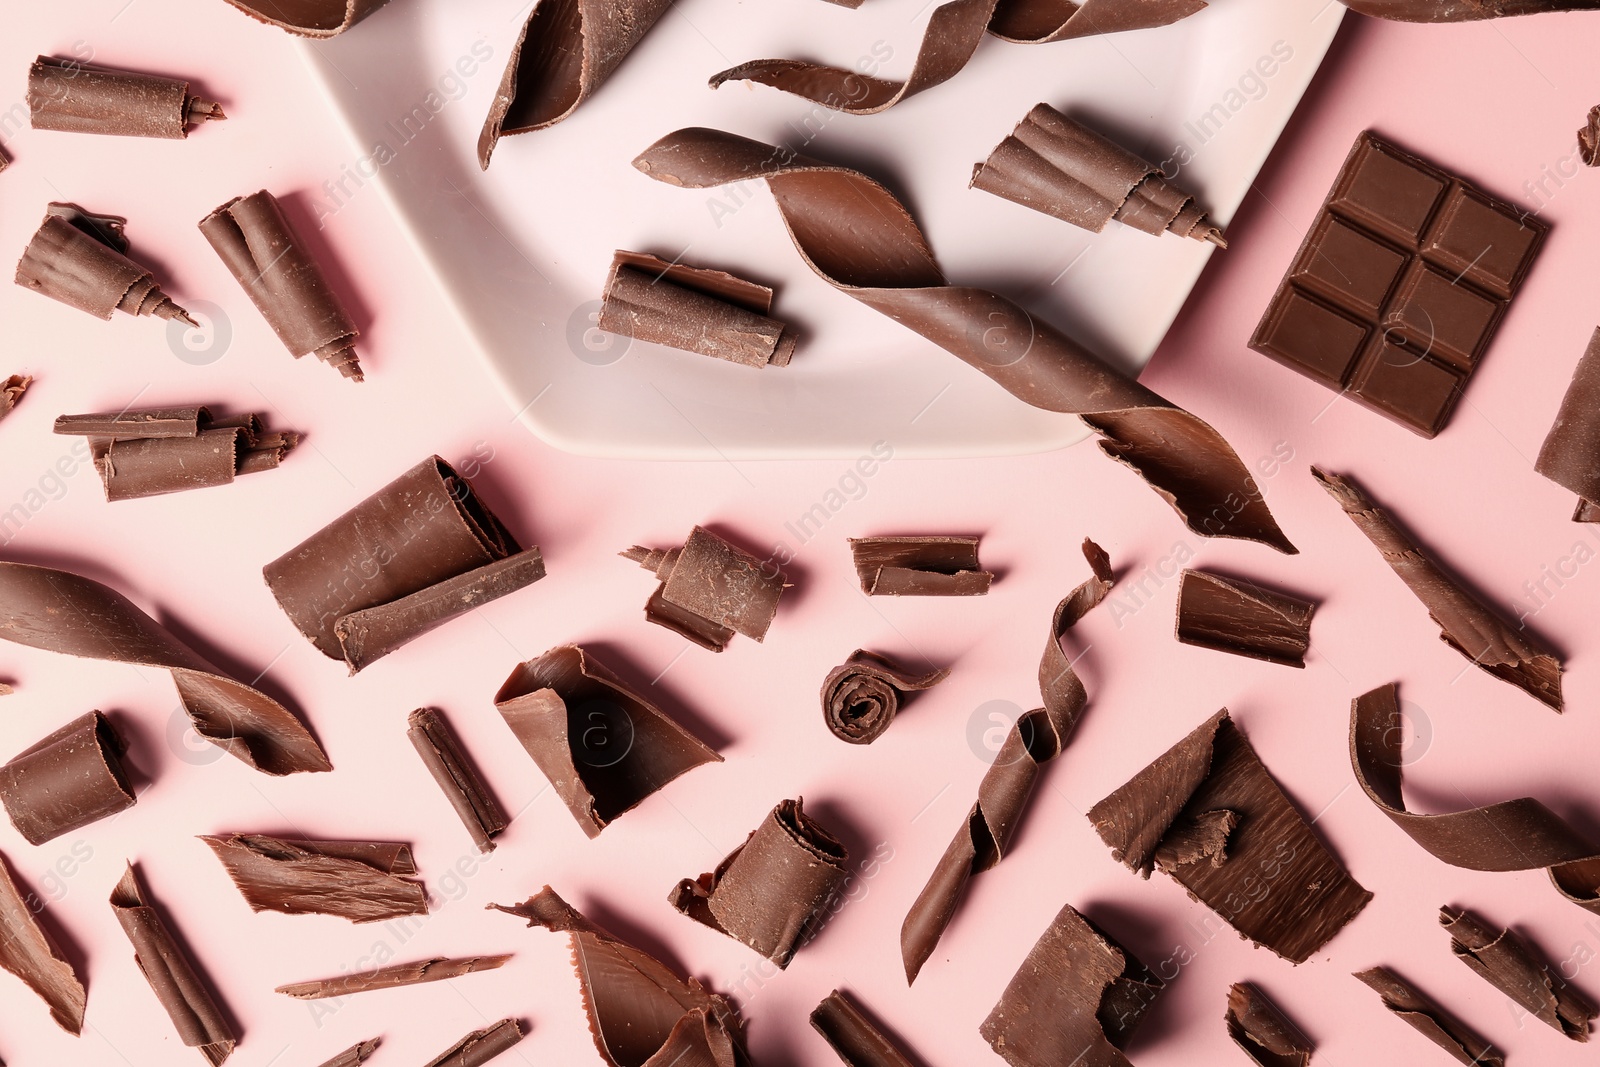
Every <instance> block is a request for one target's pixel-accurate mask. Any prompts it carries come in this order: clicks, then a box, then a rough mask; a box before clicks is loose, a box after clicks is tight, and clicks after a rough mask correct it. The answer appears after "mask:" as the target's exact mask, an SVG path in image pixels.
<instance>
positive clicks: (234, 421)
mask: <svg viewBox="0 0 1600 1067" xmlns="http://www.w3.org/2000/svg"><path fill="white" fill-rule="evenodd" d="M55 432H56V433H58V434H76V435H80V436H86V437H88V438H89V448H90V451H91V453H92V454H93V455H94V465H95V469H96V470H98V471H99V472H100V481H101V483H102V484H103V485H104V487H105V491H106V499H107V500H133V499H135V498H138V497H146V496H159V495H160V494H162V493H177V492H181V491H183V490H185V489H206V488H210V487H211V486H216V485H230V484H232V482H233V479H234V476H235V475H238V474H253V473H255V472H257V471H264V470H275V469H276V468H277V467H278V465H279V463H281V462H282V461H283V457H284V456H286V455H288V454H289V452H290V451H291V450H292V449H293V448H294V447H295V445H297V444H298V443H299V442H300V435H299V434H296V433H281V432H280V433H266V432H265V431H263V430H262V428H261V420H260V419H259V418H258V417H257V416H255V415H236V416H229V417H227V418H222V419H218V418H213V417H212V415H211V412H210V411H209V410H207V409H206V408H203V407H193V408H176V409H172V408H162V409H156V410H149V411H131V410H128V409H123V410H121V411H107V412H98V413H94V414H89V415H62V416H60V417H59V418H57V419H56V426H55Z"/></svg>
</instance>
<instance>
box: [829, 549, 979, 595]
mask: <svg viewBox="0 0 1600 1067" xmlns="http://www.w3.org/2000/svg"><path fill="white" fill-rule="evenodd" d="M850 555H851V557H852V558H853V559H854V560H855V565H856V577H857V578H858V579H859V580H860V582H861V591H862V592H863V593H865V594H867V595H868V596H983V595H984V594H985V593H987V592H988V591H989V585H990V583H991V582H993V581H994V575H993V574H990V573H989V572H988V571H986V570H984V569H983V568H982V567H981V566H980V565H979V564H978V538H976V537H956V536H950V535H945V534H928V535H918V536H912V537H852V538H850Z"/></svg>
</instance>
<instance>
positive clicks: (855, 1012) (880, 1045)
mask: <svg viewBox="0 0 1600 1067" xmlns="http://www.w3.org/2000/svg"><path fill="white" fill-rule="evenodd" d="M811 1026H812V1028H813V1029H815V1030H816V1031H817V1033H819V1034H821V1035H822V1037H823V1039H824V1040H825V1041H827V1042H828V1046H829V1047H830V1048H832V1049H833V1051H834V1052H836V1053H838V1054H839V1058H840V1059H841V1060H843V1061H844V1063H845V1067H916V1065H915V1064H914V1063H913V1062H912V1061H911V1060H910V1059H909V1058H908V1057H907V1056H906V1054H905V1053H904V1052H901V1051H900V1049H899V1048H897V1047H896V1046H895V1044H894V1042H893V1041H890V1040H889V1038H888V1037H887V1036H886V1035H885V1034H884V1033H883V1031H881V1030H879V1029H878V1028H877V1027H876V1026H875V1025H873V1022H872V1020H871V1019H869V1018H867V1015H866V1013H865V1012H863V1011H862V1010H861V1007H860V1005H858V1004H857V1003H856V1002H855V999H854V998H853V997H851V996H850V995H849V994H847V993H844V992H841V991H840V990H837V989H835V990H834V991H833V992H832V993H829V994H828V995H827V996H826V997H823V998H822V1003H821V1004H818V1005H817V1006H816V1007H815V1008H814V1009H812V1012H811Z"/></svg>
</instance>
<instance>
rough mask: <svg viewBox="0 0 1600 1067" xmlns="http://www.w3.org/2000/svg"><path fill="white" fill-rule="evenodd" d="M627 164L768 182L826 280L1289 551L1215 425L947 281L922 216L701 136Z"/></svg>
mask: <svg viewBox="0 0 1600 1067" xmlns="http://www.w3.org/2000/svg"><path fill="white" fill-rule="evenodd" d="M968 2H970V0H955V3H953V4H949V5H946V6H945V7H943V8H940V9H939V10H940V11H946V10H949V9H950V8H951V7H958V6H960V5H962V4H964V3H968ZM1123 6H1124V8H1128V7H1130V6H1131V5H1123ZM1159 6H1162V4H1161V0H1157V2H1156V3H1153V4H1141V5H1138V7H1139V9H1140V10H1146V11H1147V10H1149V9H1151V8H1153V7H1159ZM1085 10H1086V9H1085ZM1113 10H1115V9H1113ZM935 17H936V18H937V17H938V15H937V12H936V13H935ZM1106 17H1107V18H1114V17H1115V16H1114V15H1110V14H1108V15H1107V16H1106ZM1097 25H1099V24H1097ZM851 77H859V75H854V74H852V75H851ZM633 165H634V166H635V167H637V168H639V169H640V170H641V171H643V172H644V173H646V174H648V175H649V176H650V177H652V178H655V179H656V180H657V181H663V182H667V183H668V184H671V185H678V186H683V187H687V188H708V187H711V186H716V185H724V184H727V183H729V182H740V181H748V180H751V179H755V178H761V179H764V180H765V181H766V182H767V185H768V187H769V188H770V189H771V190H772V194H773V197H774V199H775V200H776V201H777V205H778V211H779V213H780V214H781V215H782V216H783V219H784V223H785V225H786V226H787V228H788V230H789V234H790V236H791V238H792V239H793V240H794V242H795V246H796V248H797V249H798V250H799V251H800V253H801V255H802V256H803V258H804V259H805V261H806V263H807V265H808V266H810V267H811V268H812V269H813V270H815V271H816V272H817V273H818V274H819V275H821V276H822V278H823V279H824V280H825V281H827V282H828V283H829V284H831V285H833V286H834V287H835V288H837V289H839V290H840V291H842V292H844V293H845V294H847V295H849V296H851V297H853V298H855V299H857V300H860V301H861V302H862V303H864V304H866V305H867V306H869V307H871V308H873V309H874V310H876V311H879V312H882V313H883V314H885V315H888V316H890V317H891V318H893V319H895V321H897V322H900V323H902V324H903V325H905V326H908V327H910V328H911V329H912V330H915V331H916V332H917V333H920V334H922V336H924V337H926V338H927V339H928V340H930V341H932V342H933V343H934V344H936V345H938V346H939V347H940V348H943V349H945V350H946V351H947V352H949V353H951V354H952V355H954V356H956V357H957V358H958V359H961V360H962V361H964V362H966V363H968V364H969V365H971V366H972V367H973V368H974V369H976V370H979V371H982V372H983V373H984V374H987V375H989V376H990V377H991V378H993V379H994V380H995V382H996V383H997V384H998V385H1000V386H1001V387H1002V388H1004V389H1005V390H1006V391H1008V392H1010V393H1011V394H1012V395H1014V396H1016V397H1017V398H1018V399H1019V400H1021V401H1023V402H1024V403H1027V404H1031V405H1033V406H1034V407H1039V408H1044V409H1046V410H1049V411H1059V412H1064V413H1067V414H1072V415H1077V416H1079V417H1080V418H1082V419H1083V420H1084V422H1085V423H1086V424H1088V426H1089V427H1090V428H1091V429H1092V430H1094V431H1095V432H1096V433H1098V434H1100V435H1101V437H1102V440H1101V442H1100V447H1101V450H1102V451H1104V452H1105V453H1106V454H1107V455H1108V456H1110V457H1111V458H1113V459H1116V460H1119V461H1120V462H1122V463H1125V464H1127V465H1128V466H1129V467H1132V468H1133V469H1134V470H1135V471H1136V472H1137V473H1138V474H1139V475H1140V477H1142V478H1143V479H1144V480H1145V481H1146V482H1147V483H1149V485H1150V486H1151V488H1153V489H1154V490H1155V491H1156V492H1157V493H1158V494H1160V495H1161V496H1162V497H1163V498H1164V499H1165V500H1167V501H1168V503H1170V504H1172V506H1173V507H1174V508H1175V509H1176V510H1177V512H1178V514H1179V515H1180V516H1181V517H1182V518H1183V520H1184V522H1185V523H1186V524H1187V525H1188V526H1189V528H1190V529H1191V530H1193V531H1194V532H1195V533H1198V534H1202V535H1204V536H1208V537H1212V536H1214V537H1242V538H1247V539H1250V540H1255V541H1261V542H1262V543H1264V544H1269V545H1271V546H1273V547H1274V548H1277V549H1278V550H1279V551H1282V552H1289V553H1292V552H1294V551H1295V549H1294V546H1293V545H1292V544H1290V543H1289V541H1288V539H1287V538H1286V537H1285V536H1284V534H1283V531H1282V530H1280V529H1279V528H1278V524H1277V522H1276V521H1274V519H1273V518H1272V514H1271V512H1270V511H1269V510H1268V508H1267V505H1266V501H1265V500H1263V499H1262V496H1261V491H1260V489H1259V488H1257V486H1256V483H1255V479H1254V478H1252V477H1251V476H1250V471H1249V470H1248V468H1246V467H1245V465H1244V464H1243V463H1242V462H1241V461H1240V459H1239V457H1238V456H1237V455H1236V454H1235V453H1234V451H1233V449H1232V448H1230V447H1229V445H1228V443H1227V442H1226V441H1225V440H1223V438H1222V436H1221V435H1220V434H1219V433H1217V431H1216V430H1214V429H1212V428H1211V427H1210V426H1209V425H1207V424H1206V423H1205V422H1203V421H1201V420H1200V419H1198V418H1196V417H1195V416H1193V415H1191V414H1190V413H1189V412H1187V411H1184V410H1183V409H1182V408H1179V407H1175V406H1174V405H1172V404H1170V403H1168V402H1167V401H1166V400H1163V399H1162V398H1161V397H1159V396H1157V395H1156V394H1155V393H1153V392H1151V391H1150V390H1148V389H1146V388H1144V387H1143V386H1141V385H1139V384H1138V383H1137V382H1135V381H1133V380H1132V379H1130V378H1128V377H1126V376H1125V375H1123V374H1122V373H1121V372H1120V371H1117V370H1115V369H1113V368H1112V367H1111V366H1109V365H1108V364H1106V363H1105V362H1104V361H1102V360H1101V359H1100V358H1099V357H1098V356H1096V355H1094V354H1093V353H1091V352H1090V351H1089V350H1088V349H1086V348H1085V347H1083V346H1082V345H1080V344H1078V343H1077V342H1076V341H1073V340H1071V339H1070V338H1068V337H1067V336H1066V335H1065V334H1063V333H1061V332H1060V331H1058V330H1056V329H1054V328H1053V327H1051V326H1049V325H1047V324H1046V323H1043V322H1040V321H1038V320H1036V319H1034V318H1033V317H1032V316H1031V315H1029V314H1028V312H1026V311H1025V310H1023V309H1022V308H1021V307H1019V306H1017V305H1016V304H1013V303H1012V302H1010V301H1009V300H1006V299H1005V298H1003V297H1001V296H999V295H997V294H995V293H991V292H988V291H986V290H983V289H974V288H969V287H965V286H951V285H947V284H946V283H945V279H944V275H943V274H942V273H941V272H940V270H939V266H938V263H937V262H936V261H935V260H934V258H933V253H932V251H931V250H930V249H929V248H928V244H927V240H926V239H925V238H924V236H923V234H922V231H921V230H919V229H918V228H917V224H916V221H915V220H914V219H912V217H911V215H910V213H908V212H907V211H906V209H905V207H904V205H902V204H901V203H900V201H898V200H896V199H895V198H894V196H893V195H892V194H891V193H890V192H889V191H888V190H887V189H885V188H884V187H883V186H881V185H879V184H878V183H877V182H875V181H872V180H871V179H870V178H868V177H866V176H865V175H863V174H861V173H859V172H857V171H854V170H850V169H848V168H845V167H835V166H829V165H827V164H824V163H820V162H817V161H816V160H812V159H808V158H806V157H804V156H800V155H796V154H795V153H794V152H793V151H791V150H790V149H787V148H775V147H774V146H772V145H768V144H762V143H761V142H759V141H751V140H747V139H745V138H743V137H735V136H733V135H732V134H727V133H722V132H720V131H717V130H706V129H685V130H679V131H677V132H676V133H672V134H668V135H667V136H666V137H664V138H662V139H661V140H660V141H657V142H656V143H655V144H654V145H652V146H651V147H649V148H648V149H646V150H645V151H644V153H643V154H642V155H640V156H639V157H638V158H637V159H635V160H634V161H633Z"/></svg>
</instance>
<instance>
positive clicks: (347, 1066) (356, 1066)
mask: <svg viewBox="0 0 1600 1067" xmlns="http://www.w3.org/2000/svg"><path fill="white" fill-rule="evenodd" d="M377 1050H378V1039H377V1038H375V1037H374V1038H370V1039H369V1040H366V1041H357V1042H356V1043H355V1044H354V1045H351V1046H350V1047H349V1048H347V1049H345V1050H344V1051H343V1052H341V1053H339V1054H338V1055H337V1056H335V1057H334V1058H333V1059H331V1060H329V1061H328V1062H326V1063H324V1064H322V1065H321V1067H361V1065H362V1064H363V1063H366V1062H367V1058H368V1057H369V1056H371V1055H372V1054H373V1053H374V1052H376V1051H377Z"/></svg>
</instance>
